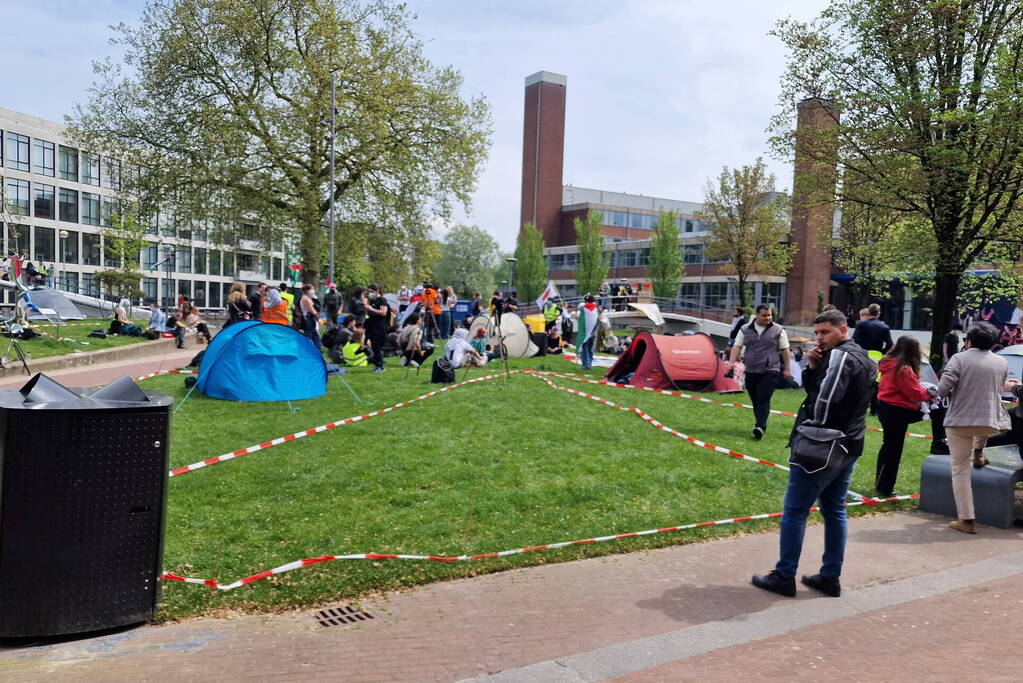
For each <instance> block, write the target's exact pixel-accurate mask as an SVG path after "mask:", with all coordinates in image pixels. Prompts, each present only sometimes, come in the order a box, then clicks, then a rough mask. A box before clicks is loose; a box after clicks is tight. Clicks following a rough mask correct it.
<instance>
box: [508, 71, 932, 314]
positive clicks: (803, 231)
mask: <svg viewBox="0 0 1023 683" xmlns="http://www.w3.org/2000/svg"><path fill="white" fill-rule="evenodd" d="M567 86H568V79H567V77H566V76H563V75H561V74H555V73H551V72H548V71H540V72H538V73H535V74H533V75H531V76H528V77H527V78H526V85H525V107H524V124H523V138H522V211H521V225H525V224H526V223H527V222H531V223H533V224H534V225H536V227H537V228H538V229H539V230H540V232H541V234H542V235H543V237H544V241H545V243H546V245H547V248H546V250H545V253H546V255H547V264H548V272H549V275H550V277H551V278H552V279H553V280H554V281H555V283H556V284H557V285H558V288H559V290H561V292H562V293H563V294H564V295H565V296H571V295H574V294H582V293H583V292H577V291H576V288H575V284H576V282H575V272H574V271H575V265H576V263H578V249H577V248H576V246H575V229H574V227H573V221H574V219H576V218H582V217H584V216H585V215H586V213H587V212H589V211H599V212H600V213H601V216H602V220H603V225H602V227H601V232H602V234H603V235H604V239H605V241H606V243H607V249H608V251H609V252H610V254H611V267H610V269H609V271H608V276H607V279H608V281H609V282H620V281H622V280H624V281H627V282H629V283H631V284H632V286H633V287H634V288H636V287H637V285H638V290H639V291H640V293H641V294H648V293H650V278H649V274H648V268H647V258H648V255H649V253H650V234H651V231H652V229H653V227H654V224H655V223H656V221H657V218H658V216H659V214H660V213H661V212H665V211H674V212H675V215H676V220H677V221H678V225H679V233H680V240H679V249H681V250H682V258H683V263H684V264H685V266H686V272H685V277H684V278H683V281H682V285H681V287H680V288H679V293H678V299H679V304H680V305H681V306H682V307H683V308H685V309H689V310H692V311H694V312H697V313H699V312H703V313H704V314H705V315H707V317H718V318H721V317H725V316H730V310H729V309H730V308H731V306H733V305H734V304H735V303H737V302H738V299H739V297H738V291H737V285H736V283H735V277H734V276H733V275H730V274H728V273H726V272H725V267H724V266H725V264H724V263H723V262H721V261H712V260H710V259H709V258H708V257H707V255H706V242H707V226H706V225H705V224H704V223H702V222H701V221H700V220H699V219H698V218H697V214H698V213H699V212H700V211H701V210H702V209H703V205H702V204H700V203H697V202H689V201H681V200H675V199H663V198H660V197H649V196H645V195H636V194H625V193H619V192H607V191H604V190H595V189H589V188H582V187H574V186H572V185H564V184H563V180H562V177H563V169H564V151H565V144H564V143H565V104H566V96H567ZM798 110H799V115H798V120H797V123H796V126H797V128H796V130H797V134H798V131H799V130H801V129H805V128H806V127H827V126H833V125H834V124H835V122H836V121H837V116H838V114H837V113H836V112H834V111H833V110H832V109H831V107H830V105H829V104H828V103H827V102H824V101H821V100H817V99H809V100H805V101H803V102H800V103H799V108H798ZM813 163H815V162H813V161H812V160H810V159H807V158H801V157H799V156H797V158H796V159H795V172H794V177H795V179H796V180H797V181H798V178H799V176H800V175H801V174H803V175H805V174H806V173H807V172H808V171H809V170H810V169H811V168H812V164H813ZM817 163H819V162H817ZM794 188H795V189H794V192H793V198H792V223H791V230H790V233H789V240H790V241H791V242H792V243H794V244H795V245H796V247H797V251H796V256H795V259H794V262H793V264H792V268H791V269H790V270H789V272H788V274H787V275H785V276H778V275H755V276H754V277H753V278H752V283H751V284H752V288H753V302H754V303H767V304H770V305H772V306H775V307H777V309H778V310H779V311H780V312H781V313H782V315H783V316H784V318H785V320H786V321H787V322H789V323H798V322H807V321H808V320H811V319H812V318H813V316H814V315H816V313H817V310H818V307H819V305H820V302H821V301H822V300H823V302H828V301H830V300H832V299H835V300H836V302H838V301H841V299H842V295H841V291H842V290H843V289H844V284H843V283H844V282H846V281H848V276H845V275H843V274H840V273H836V272H833V271H834V269H833V267H832V263H831V249H830V245H828V244H819V243H818V239H817V236H818V234H819V233H820V232H821V231H827V229H828V227H829V226H831V225H832V223H833V220H834V216H833V211H832V209H831V205H830V204H829V203H828V199H829V198H828V197H820V196H814V194H813V192H812V191H811V190H808V189H806V188H803V187H801V184H800V183H799V182H795V183H794ZM836 277H837V280H836V279H835V278H836ZM912 304H913V301H912V298H911V295H910V297H908V298H907V300H906V301H900V300H898V299H896V301H895V302H894V305H893V306H890V307H888V309H889V310H886V318H887V319H888V321H889V323H890V324H892V326H893V327H895V328H908V327H913V326H914V325H913V323H914V322H917V321H914V320H913V316H912V312H913V308H912ZM918 325H919V322H918Z"/></svg>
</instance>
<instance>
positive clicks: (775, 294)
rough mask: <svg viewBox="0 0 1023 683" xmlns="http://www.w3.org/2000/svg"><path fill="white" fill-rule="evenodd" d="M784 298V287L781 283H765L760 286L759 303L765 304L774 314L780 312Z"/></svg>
mask: <svg viewBox="0 0 1023 683" xmlns="http://www.w3.org/2000/svg"><path fill="white" fill-rule="evenodd" d="M784 297H785V285H784V284H783V283H781V282H765V283H763V284H762V285H761V286H760V303H762V304H767V305H768V306H770V307H771V308H773V309H774V311H775V313H776V314H777V313H779V312H781V311H782V306H783V304H784V301H785V299H784Z"/></svg>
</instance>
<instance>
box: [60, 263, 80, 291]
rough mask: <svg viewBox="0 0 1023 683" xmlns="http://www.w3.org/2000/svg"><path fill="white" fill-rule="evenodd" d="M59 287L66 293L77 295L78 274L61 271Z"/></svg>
mask: <svg viewBox="0 0 1023 683" xmlns="http://www.w3.org/2000/svg"><path fill="white" fill-rule="evenodd" d="M58 286H59V287H60V289H63V290H64V291H65V292H75V293H76V294H77V293H78V273H69V272H68V271H66V270H63V269H62V270H61V271H60V284H59V285H58Z"/></svg>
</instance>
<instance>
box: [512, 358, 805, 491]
mask: <svg viewBox="0 0 1023 683" xmlns="http://www.w3.org/2000/svg"><path fill="white" fill-rule="evenodd" d="M523 372H524V373H526V374H528V375H533V376H534V377H536V378H537V379H538V380H540V381H541V382H544V383H545V384H547V385H548V386H550V387H553V388H554V389H557V390H558V391H564V392H565V393H568V394H573V395H575V396H581V397H582V398H588V399H590V400H593V401H596V402H598V403H603V404H604V405H606V406H609V407H611V408H617V409H618V410H621V411H624V412H627V413H633V414H635V415H638V416H639V417H640V418H641V419H643V420H644V421H646V422H647V423H649V424H651V425H653V426H654V427H657V429H660V430H661V431H663V432H667V433H668V434H671V435H672V436H677V437H678V438H680V439H685V440H686V441H688V442H689V443H691V444H694V445H696V446H699V447H700V448H706V449H707V450H711V451H716V452H718V453H724V454H725V455H730V456H732V457H733V458H738V459H740V460H746V461H748V462H755V463H757V464H760V465H767V466H768V467H777V468H778V469H780V470H785V471H788V469H789V468H788V467H786V466H785V465H779V464H778V463H776V462H771V461H770V460H764V459H763V458H754V457H753V456H751V455H746V454H745V453H740V452H738V451H733V450H732V449H730V448H725V447H723V446H716V445H714V444H712V443H707V442H706V441H701V440H700V439H697V438H696V437H693V436H689V435H688V434H683V433H682V432H680V431H678V430H677V429H672V428H671V427H668V426H666V425H664V424H662V423H661V422H658V421H657V420H655V419H654V418H653V417H651V416H650V415H648V414H647V413H645V412H643V411H642V410H640V409H639V408H626V407H624V406H620V405H618V404H617V403H615V402H613V401H609V400H608V399H606V398H602V397H600V396H594V395H593V394H587V393H585V392H582V391H576V390H575V389H569V388H568V387H562V386H558V385H557V384H555V383H554V382H552V381H550V380H549V379H547V378H546V377H542V376H541V375H540V373H537V372H534V371H532V370H523Z"/></svg>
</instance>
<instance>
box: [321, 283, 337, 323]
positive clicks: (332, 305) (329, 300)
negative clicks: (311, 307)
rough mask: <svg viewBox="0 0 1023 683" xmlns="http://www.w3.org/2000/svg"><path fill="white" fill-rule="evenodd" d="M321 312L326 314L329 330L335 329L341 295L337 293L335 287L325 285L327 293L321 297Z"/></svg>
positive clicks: (333, 285)
mask: <svg viewBox="0 0 1023 683" xmlns="http://www.w3.org/2000/svg"><path fill="white" fill-rule="evenodd" d="M323 310H324V311H326V312H327V321H328V322H329V323H330V326H331V328H334V327H337V313H338V311H340V310H341V295H340V294H338V293H337V285H336V284H334V283H333V282H328V283H327V293H326V294H324V295H323Z"/></svg>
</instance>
